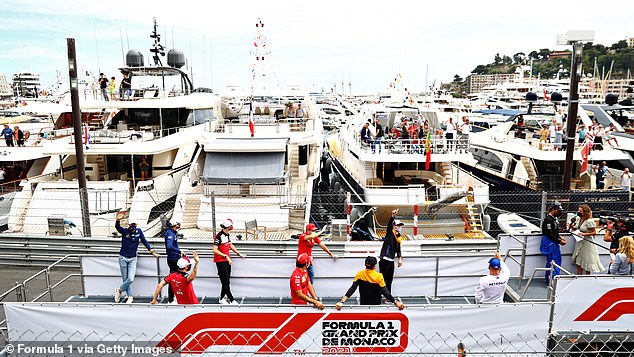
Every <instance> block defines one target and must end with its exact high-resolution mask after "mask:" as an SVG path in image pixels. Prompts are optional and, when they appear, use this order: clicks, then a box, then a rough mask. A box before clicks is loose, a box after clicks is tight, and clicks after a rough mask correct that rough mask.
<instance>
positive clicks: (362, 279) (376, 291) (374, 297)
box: [335, 256, 405, 310]
mask: <svg viewBox="0 0 634 357" xmlns="http://www.w3.org/2000/svg"><path fill="white" fill-rule="evenodd" d="M364 264H365V269H363V270H359V271H358V272H357V274H356V275H355V276H354V280H353V281H352V285H351V286H350V288H349V289H348V291H347V292H346V294H345V295H344V296H343V297H342V298H341V301H339V302H338V303H337V305H335V307H336V308H337V310H341V307H343V304H344V303H345V302H346V301H348V299H349V298H350V297H351V296H352V294H354V293H355V291H357V288H358V289H359V297H360V299H359V300H360V303H361V305H381V295H383V296H384V297H385V299H386V300H387V301H389V302H391V303H393V304H394V306H396V307H398V309H399V310H403V309H404V308H405V305H403V303H401V302H400V301H398V300H396V299H395V298H394V296H392V294H391V293H390V291H389V290H388V289H387V286H386V285H385V280H384V279H383V274H381V273H379V272H377V271H376V258H375V257H372V256H368V257H366V258H365V262H364Z"/></svg>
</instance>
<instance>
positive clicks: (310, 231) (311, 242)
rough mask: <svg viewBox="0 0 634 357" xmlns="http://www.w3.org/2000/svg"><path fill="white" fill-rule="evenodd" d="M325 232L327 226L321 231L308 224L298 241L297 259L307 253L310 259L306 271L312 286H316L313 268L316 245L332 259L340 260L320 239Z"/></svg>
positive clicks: (312, 224)
mask: <svg viewBox="0 0 634 357" xmlns="http://www.w3.org/2000/svg"><path fill="white" fill-rule="evenodd" d="M325 230H326V226H324V227H322V229H321V230H318V229H317V226H316V225H315V224H314V223H308V224H307V225H306V232H304V233H302V234H300V236H299V240H298V241H297V258H299V256H300V255H301V254H302V253H306V254H308V258H309V259H310V261H309V262H308V266H307V267H306V270H307V271H308V277H309V278H310V283H311V284H314V282H315V268H314V267H313V263H314V262H313V260H314V259H313V247H314V246H315V244H317V245H319V246H320V247H321V249H323V250H324V252H326V253H328V255H330V257H331V258H332V259H337V258H338V257H337V256H336V255H334V254H333V253H332V252H331V251H330V249H328V247H327V246H326V244H325V243H324V242H322V241H321V239H319V236H320V235H321V234H322V233H324V231H325Z"/></svg>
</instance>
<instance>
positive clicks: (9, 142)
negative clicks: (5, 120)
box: [1, 124, 14, 146]
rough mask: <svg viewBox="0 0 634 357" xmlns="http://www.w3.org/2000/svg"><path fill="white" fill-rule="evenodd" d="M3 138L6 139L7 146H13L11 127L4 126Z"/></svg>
mask: <svg viewBox="0 0 634 357" xmlns="http://www.w3.org/2000/svg"><path fill="white" fill-rule="evenodd" d="M1 134H2V136H3V137H4V141H5V142H6V143H7V146H14V145H13V129H11V128H10V127H9V125H7V124H4V129H2V133H1Z"/></svg>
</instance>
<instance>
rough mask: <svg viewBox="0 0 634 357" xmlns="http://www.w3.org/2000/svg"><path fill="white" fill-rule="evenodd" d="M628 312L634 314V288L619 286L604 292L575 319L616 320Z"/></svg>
mask: <svg viewBox="0 0 634 357" xmlns="http://www.w3.org/2000/svg"><path fill="white" fill-rule="evenodd" d="M628 314H634V288H617V289H613V290H610V291H608V292H607V293H605V294H603V296H601V297H600V298H599V299H598V300H597V301H596V302H595V303H594V304H592V305H591V306H590V307H589V308H588V309H587V310H586V311H584V312H582V313H581V315H579V316H577V318H576V319H575V321H616V320H617V319H618V318H619V317H621V316H623V315H628Z"/></svg>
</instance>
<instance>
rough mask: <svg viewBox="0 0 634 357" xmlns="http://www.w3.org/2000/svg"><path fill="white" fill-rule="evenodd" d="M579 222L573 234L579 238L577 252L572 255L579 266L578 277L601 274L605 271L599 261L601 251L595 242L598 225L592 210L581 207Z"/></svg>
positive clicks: (588, 207)
mask: <svg viewBox="0 0 634 357" xmlns="http://www.w3.org/2000/svg"><path fill="white" fill-rule="evenodd" d="M577 216H578V217H579V221H578V222H577V223H576V225H575V229H576V230H575V231H574V232H572V234H573V235H575V236H576V237H578V239H577V238H575V240H576V241H577V242H576V243H575V250H574V252H573V253H572V263H573V264H575V265H576V266H577V275H582V274H583V272H584V270H585V272H586V274H590V273H599V272H602V271H604V270H605V268H604V267H603V264H601V260H600V259H599V251H598V250H597V247H596V245H595V242H594V235H595V234H596V233H597V225H596V224H595V223H594V220H593V219H592V210H591V209H590V206H588V205H581V206H579V209H578V210H577Z"/></svg>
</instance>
